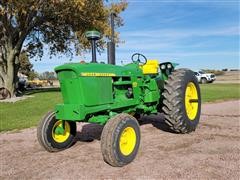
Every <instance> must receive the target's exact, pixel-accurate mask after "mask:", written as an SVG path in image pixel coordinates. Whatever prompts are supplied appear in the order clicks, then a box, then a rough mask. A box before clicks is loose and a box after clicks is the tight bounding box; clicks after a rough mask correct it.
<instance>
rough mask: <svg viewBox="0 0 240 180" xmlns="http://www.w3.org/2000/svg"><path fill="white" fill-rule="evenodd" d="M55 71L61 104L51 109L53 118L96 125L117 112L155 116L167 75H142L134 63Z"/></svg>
mask: <svg viewBox="0 0 240 180" xmlns="http://www.w3.org/2000/svg"><path fill="white" fill-rule="evenodd" d="M55 71H56V73H57V74H58V78H59V81H60V86H61V91H62V97H63V102H64V103H63V104H58V105H57V106H56V107H55V110H56V118H57V119H62V120H71V121H85V122H91V123H99V124H105V123H106V122H107V121H108V119H109V118H111V117H112V116H114V115H116V114H118V113H121V112H125V113H136V112H137V113H146V114H151V113H157V109H156V108H157V105H158V103H159V99H160V94H161V92H162V89H163V83H164V80H166V79H167V77H168V75H169V72H160V73H159V74H155V75H144V74H143V73H142V70H141V69H140V68H139V65H138V64H137V63H131V64H128V65H125V66H116V65H111V64H97V63H86V64H80V63H70V64H64V65H62V66H58V67H56V68H55Z"/></svg>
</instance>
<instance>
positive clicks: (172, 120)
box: [162, 69, 201, 133]
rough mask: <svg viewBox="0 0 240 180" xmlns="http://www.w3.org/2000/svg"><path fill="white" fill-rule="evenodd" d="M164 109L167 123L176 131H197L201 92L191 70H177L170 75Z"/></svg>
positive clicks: (164, 94)
mask: <svg viewBox="0 0 240 180" xmlns="http://www.w3.org/2000/svg"><path fill="white" fill-rule="evenodd" d="M162 110H163V112H164V117H165V122H166V124H167V125H168V126H169V128H170V129H171V130H173V131H174V132H176V133H190V132H192V131H195V129H196V127H197V125H198V123H199V118H200V113H201V94H200V88H199V84H198V81H197V78H196V77H195V75H194V73H193V72H192V71H191V70H188V69H179V70H175V71H174V72H173V73H172V74H171V75H170V76H169V78H168V80H167V81H166V82H165V85H164V91H163V108H162Z"/></svg>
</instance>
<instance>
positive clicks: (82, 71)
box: [55, 63, 143, 76]
mask: <svg viewBox="0 0 240 180" xmlns="http://www.w3.org/2000/svg"><path fill="white" fill-rule="evenodd" d="M69 70H70V71H74V72H75V73H76V74H77V75H78V76H132V75H135V76H142V75H143V74H142V70H141V69H140V68H139V66H138V64H136V63H131V64H127V65H125V66H116V65H112V64H98V63H84V64H81V63H67V64H64V65H61V66H58V67H56V68H55V71H56V73H58V72H60V71H69Z"/></svg>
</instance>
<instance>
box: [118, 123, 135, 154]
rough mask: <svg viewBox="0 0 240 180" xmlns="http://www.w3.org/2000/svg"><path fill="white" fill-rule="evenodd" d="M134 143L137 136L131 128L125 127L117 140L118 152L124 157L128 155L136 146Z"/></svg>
mask: <svg viewBox="0 0 240 180" xmlns="http://www.w3.org/2000/svg"><path fill="white" fill-rule="evenodd" d="M136 142H137V136H136V133H135V130H134V129H133V128H132V127H126V128H125V129H124V130H123V132H122V134H121V136H120V139H119V148H120V152H121V153H122V154H123V155H125V156H128V155H130V154H131V153H132V152H133V150H134V148H135V146H136Z"/></svg>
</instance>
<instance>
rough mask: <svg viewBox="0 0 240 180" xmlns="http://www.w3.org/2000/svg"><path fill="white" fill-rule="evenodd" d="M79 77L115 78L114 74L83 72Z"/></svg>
mask: <svg viewBox="0 0 240 180" xmlns="http://www.w3.org/2000/svg"><path fill="white" fill-rule="evenodd" d="M81 76H104V77H109V76H116V74H114V73H95V72H85V73H81Z"/></svg>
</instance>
